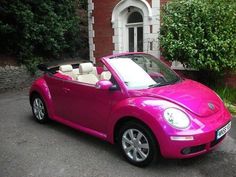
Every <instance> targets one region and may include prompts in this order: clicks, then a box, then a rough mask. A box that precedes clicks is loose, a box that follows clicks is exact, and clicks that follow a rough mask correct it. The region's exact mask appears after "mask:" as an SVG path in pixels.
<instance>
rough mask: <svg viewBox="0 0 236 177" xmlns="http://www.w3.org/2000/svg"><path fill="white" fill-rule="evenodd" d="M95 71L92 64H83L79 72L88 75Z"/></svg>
mask: <svg viewBox="0 0 236 177" xmlns="http://www.w3.org/2000/svg"><path fill="white" fill-rule="evenodd" d="M92 71H93V64H92V63H81V64H80V65H79V72H80V73H81V74H88V73H90V72H92Z"/></svg>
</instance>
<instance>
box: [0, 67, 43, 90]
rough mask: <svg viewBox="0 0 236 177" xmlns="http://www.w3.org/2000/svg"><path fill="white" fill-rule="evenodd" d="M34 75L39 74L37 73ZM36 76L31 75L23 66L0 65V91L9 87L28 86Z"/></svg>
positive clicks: (19, 87)
mask: <svg viewBox="0 0 236 177" xmlns="http://www.w3.org/2000/svg"><path fill="white" fill-rule="evenodd" d="M36 75H39V73H37V74H36ZM36 77H37V76H32V75H31V74H30V73H29V72H28V71H27V69H26V67H25V66H23V65H21V66H9V65H7V66H1V67H0V92H3V91H5V90H9V89H21V88H25V87H30V85H31V83H32V81H33V80H34V79H35V78H36Z"/></svg>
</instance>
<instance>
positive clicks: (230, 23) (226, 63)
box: [160, 0, 236, 72]
mask: <svg viewBox="0 0 236 177" xmlns="http://www.w3.org/2000/svg"><path fill="white" fill-rule="evenodd" d="M235 12H236V1H235V0H191V1H190V0H172V1H170V2H169V3H167V4H166V5H165V6H164V7H163V10H162V24H161V35H160V46H161V48H162V51H161V52H162V55H163V56H164V57H165V58H166V59H168V60H171V61H173V60H178V61H180V62H182V63H183V64H184V65H186V66H188V67H191V68H196V69H199V70H210V71H213V72H220V71H224V70H229V69H235V68H236V13H235Z"/></svg>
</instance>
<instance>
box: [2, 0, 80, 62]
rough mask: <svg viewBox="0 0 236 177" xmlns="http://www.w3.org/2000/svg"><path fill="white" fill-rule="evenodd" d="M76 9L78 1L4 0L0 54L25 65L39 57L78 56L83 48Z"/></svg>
mask: <svg viewBox="0 0 236 177" xmlns="http://www.w3.org/2000/svg"><path fill="white" fill-rule="evenodd" d="M77 6H78V2H77V1H75V0H59V1H56V0H2V1H1V4H0V39H1V40H0V52H1V53H7V54H11V55H15V56H17V57H18V59H19V61H20V62H23V63H26V64H27V63H31V61H30V60H31V59H32V60H33V62H32V63H35V62H36V63H37V61H38V60H39V57H43V58H45V57H46V58H52V57H60V56H61V55H63V54H68V55H76V51H77V50H78V49H79V48H80V47H83V44H81V42H80V26H79V18H78V16H77V15H76V10H75V8H76V7H77ZM32 63H31V64H32Z"/></svg>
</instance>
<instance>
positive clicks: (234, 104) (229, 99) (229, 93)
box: [213, 87, 236, 115]
mask: <svg viewBox="0 0 236 177" xmlns="http://www.w3.org/2000/svg"><path fill="white" fill-rule="evenodd" d="M213 89H214V90H215V91H216V93H218V94H219V96H220V97H221V98H222V99H223V101H224V102H225V105H226V106H227V107H228V109H229V110H230V112H231V113H232V114H234V115H236V99H235V98H236V88H229V87H216V88H213Z"/></svg>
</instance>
